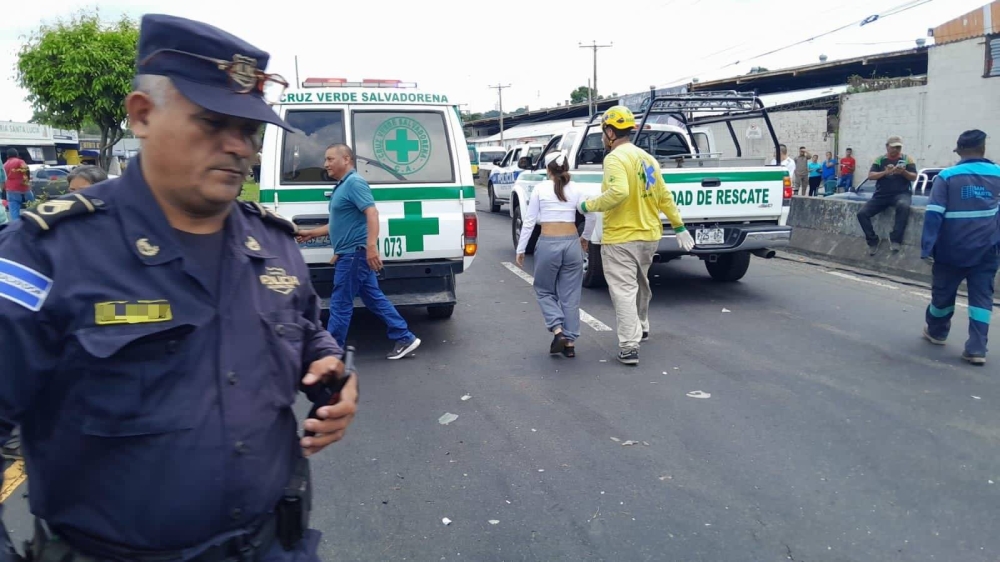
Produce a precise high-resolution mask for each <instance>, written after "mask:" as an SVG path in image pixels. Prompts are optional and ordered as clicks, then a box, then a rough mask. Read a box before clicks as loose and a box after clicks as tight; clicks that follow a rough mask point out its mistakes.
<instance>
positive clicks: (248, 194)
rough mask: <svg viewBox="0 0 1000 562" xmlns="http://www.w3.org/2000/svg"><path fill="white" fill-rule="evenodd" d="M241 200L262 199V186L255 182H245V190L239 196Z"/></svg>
mask: <svg viewBox="0 0 1000 562" xmlns="http://www.w3.org/2000/svg"><path fill="white" fill-rule="evenodd" d="M238 199H239V200H240V201H257V202H259V201H260V186H259V185H257V184H256V183H253V182H250V181H248V182H245V183H244V184H243V191H242V192H241V193H240V196H239V197H238Z"/></svg>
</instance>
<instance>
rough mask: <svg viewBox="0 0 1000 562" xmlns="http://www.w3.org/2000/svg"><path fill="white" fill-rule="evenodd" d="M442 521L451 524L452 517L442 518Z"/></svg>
mask: <svg viewBox="0 0 1000 562" xmlns="http://www.w3.org/2000/svg"><path fill="white" fill-rule="evenodd" d="M441 522H442V523H444V524H445V525H451V519H448V518H447V517H445V518H444V519H442V520H441Z"/></svg>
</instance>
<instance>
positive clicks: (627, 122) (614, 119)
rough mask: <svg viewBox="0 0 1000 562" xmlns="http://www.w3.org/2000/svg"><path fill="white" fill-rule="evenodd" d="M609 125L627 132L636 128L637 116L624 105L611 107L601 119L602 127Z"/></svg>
mask: <svg viewBox="0 0 1000 562" xmlns="http://www.w3.org/2000/svg"><path fill="white" fill-rule="evenodd" d="M604 125H609V126H611V127H614V128H616V129H620V130H626V129H634V128H635V115H632V110H631V109H629V108H627V107H625V106H624V105H616V106H614V107H609V108H608V110H607V111H605V112H604V116H603V117H602V118H601V126H602V127H603V126H604Z"/></svg>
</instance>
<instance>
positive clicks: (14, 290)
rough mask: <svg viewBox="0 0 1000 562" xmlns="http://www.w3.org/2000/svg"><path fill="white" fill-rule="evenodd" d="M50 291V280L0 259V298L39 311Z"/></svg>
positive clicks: (17, 264) (15, 263) (19, 265)
mask: <svg viewBox="0 0 1000 562" xmlns="http://www.w3.org/2000/svg"><path fill="white" fill-rule="evenodd" d="M51 289H52V280H51V279H49V278H48V277H46V276H44V275H42V274H41V273H38V272H37V271H35V270H34V269H31V268H30V267H25V266H23V265H21V264H19V263H17V262H13V261H10V260H7V259H4V258H0V298H5V299H7V300H9V301H11V302H15V303H17V304H19V305H21V306H23V307H24V308H27V309H28V310H33V311H35V312H37V311H39V310H41V308H42V304H44V303H45V299H46V298H48V296H49V291H50V290H51Z"/></svg>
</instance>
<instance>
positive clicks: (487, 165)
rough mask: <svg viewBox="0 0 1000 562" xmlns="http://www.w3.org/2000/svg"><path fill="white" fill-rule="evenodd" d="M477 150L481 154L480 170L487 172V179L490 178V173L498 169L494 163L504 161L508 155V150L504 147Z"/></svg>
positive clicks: (487, 147) (482, 147)
mask: <svg viewBox="0 0 1000 562" xmlns="http://www.w3.org/2000/svg"><path fill="white" fill-rule="evenodd" d="M476 150H477V151H478V152H479V169H480V170H482V171H483V172H486V173H485V174H484V175H485V176H486V177H489V176H490V172H492V171H493V168H495V167H496V164H494V162H496V161H497V160H503V157H504V155H505V154H507V149H506V148H504V147H502V146H480V147H478V148H477V149H476Z"/></svg>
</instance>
